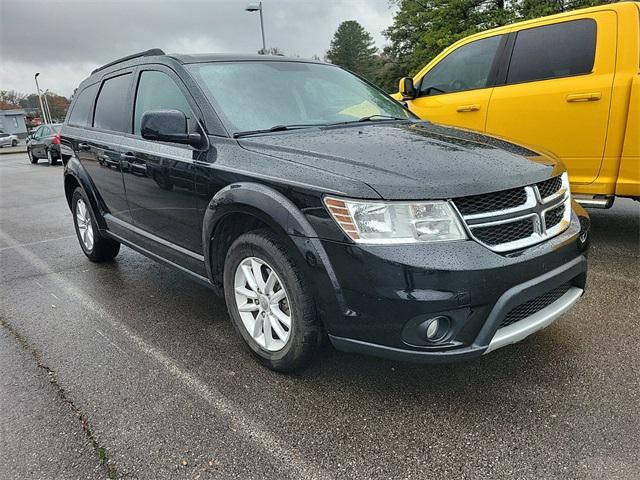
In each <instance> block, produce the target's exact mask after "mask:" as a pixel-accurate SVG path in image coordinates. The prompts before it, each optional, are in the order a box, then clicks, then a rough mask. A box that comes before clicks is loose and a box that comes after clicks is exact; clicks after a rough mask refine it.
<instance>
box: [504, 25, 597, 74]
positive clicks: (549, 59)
mask: <svg viewBox="0 0 640 480" xmlns="http://www.w3.org/2000/svg"><path fill="white" fill-rule="evenodd" d="M596 30H597V28H596V22H595V20H593V19H590V18H584V19H580V20H571V21H569V22H562V23H556V24H553V25H545V26H542V27H535V28H529V29H526V30H520V31H519V32H517V36H516V41H515V44H514V46H513V52H512V54H511V61H510V63H509V72H508V74H507V83H522V82H532V81H536V80H548V79H552V78H561V77H569V76H574V75H584V74H588V73H591V71H592V70H593V62H594V59H595V52H596Z"/></svg>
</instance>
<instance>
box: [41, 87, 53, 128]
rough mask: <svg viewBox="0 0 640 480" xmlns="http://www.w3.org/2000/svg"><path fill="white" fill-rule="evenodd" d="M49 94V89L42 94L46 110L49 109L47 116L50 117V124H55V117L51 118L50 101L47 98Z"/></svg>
mask: <svg viewBox="0 0 640 480" xmlns="http://www.w3.org/2000/svg"><path fill="white" fill-rule="evenodd" d="M47 93H49V89H48V88H47V89H46V90H45V91H44V93H43V94H42V96H43V97H44V108H46V109H47V116H48V117H49V123H53V117H52V116H51V107H50V106H49V99H48V98H47Z"/></svg>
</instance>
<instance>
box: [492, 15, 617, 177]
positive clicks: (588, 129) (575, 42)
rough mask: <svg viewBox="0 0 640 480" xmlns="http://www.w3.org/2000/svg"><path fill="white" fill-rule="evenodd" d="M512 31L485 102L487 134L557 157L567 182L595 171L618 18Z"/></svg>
mask: <svg viewBox="0 0 640 480" xmlns="http://www.w3.org/2000/svg"><path fill="white" fill-rule="evenodd" d="M534 25H536V26H530V25H528V26H527V28H524V29H521V30H518V31H513V32H512V33H511V35H512V37H514V38H512V40H513V41H512V42H510V43H512V45H513V47H512V48H513V50H512V51H511V55H510V56H506V58H507V60H506V61H507V62H508V68H507V69H506V74H505V78H504V79H503V85H496V87H494V90H493V94H492V96H491V100H490V103H489V113H488V116H487V123H486V131H487V133H490V134H495V135H498V136H501V137H505V138H508V139H510V140H513V141H515V142H518V143H524V144H528V145H532V146H540V147H544V148H545V149H546V150H549V151H551V152H553V153H555V154H556V155H557V156H559V157H560V158H561V159H562V160H563V161H564V163H565V164H566V165H567V167H568V169H569V175H570V177H571V182H572V183H574V184H587V183H591V182H593V181H594V180H595V179H596V178H597V177H598V173H599V171H600V167H601V163H602V160H603V155H604V147H605V141H606V134H607V123H608V119H609V108H610V102H611V94H612V84H613V78H614V70H615V55H616V29H617V24H616V15H615V13H614V12H611V11H602V12H595V13H591V14H586V15H576V16H575V18H571V17H570V18H569V19H568V20H565V21H562V22H559V23H558V20H552V21H550V20H544V21H541V22H540V23H539V25H537V24H534Z"/></svg>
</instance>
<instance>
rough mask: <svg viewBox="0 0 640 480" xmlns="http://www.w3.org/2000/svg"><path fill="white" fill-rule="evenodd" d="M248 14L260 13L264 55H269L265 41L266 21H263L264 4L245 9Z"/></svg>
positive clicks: (254, 4) (255, 4)
mask: <svg viewBox="0 0 640 480" xmlns="http://www.w3.org/2000/svg"><path fill="white" fill-rule="evenodd" d="M245 10H246V11H247V12H260V32H261V33H262V54H263V55H266V54H267V43H266V42H265V41H264V20H263V19H262V2H258V3H250V4H249V5H247V8H245Z"/></svg>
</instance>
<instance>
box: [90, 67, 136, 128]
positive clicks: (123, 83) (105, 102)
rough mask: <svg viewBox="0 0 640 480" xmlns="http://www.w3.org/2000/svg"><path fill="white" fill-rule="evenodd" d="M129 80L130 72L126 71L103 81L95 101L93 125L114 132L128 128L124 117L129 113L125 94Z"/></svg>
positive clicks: (126, 93) (126, 94)
mask: <svg viewBox="0 0 640 480" xmlns="http://www.w3.org/2000/svg"><path fill="white" fill-rule="evenodd" d="M130 80H131V74H130V73H127V74H125V75H120V76H118V77H113V78H109V79H107V80H105V81H104V83H103V84H102V88H101V89H100V93H99V94H98V100H97V101H96V113H95V115H94V117H93V126H94V127H96V128H102V129H104V130H111V131H114V132H125V131H128V130H129V128H127V127H126V125H127V124H128V122H127V120H126V118H127V114H128V113H129V107H128V105H127V96H128V92H129V81H130ZM129 118H131V117H129ZM129 125H131V124H129Z"/></svg>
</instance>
